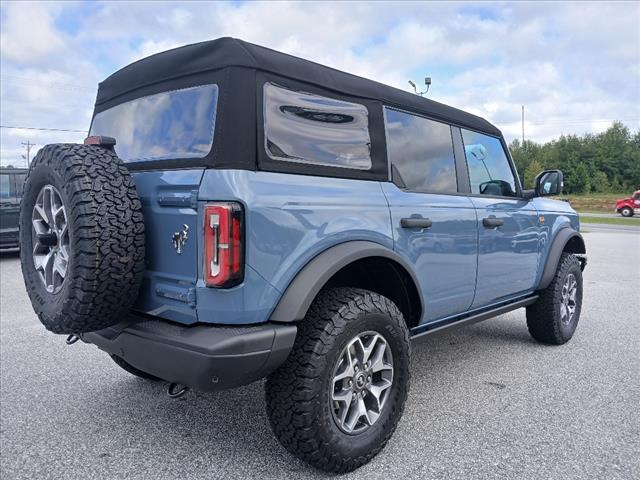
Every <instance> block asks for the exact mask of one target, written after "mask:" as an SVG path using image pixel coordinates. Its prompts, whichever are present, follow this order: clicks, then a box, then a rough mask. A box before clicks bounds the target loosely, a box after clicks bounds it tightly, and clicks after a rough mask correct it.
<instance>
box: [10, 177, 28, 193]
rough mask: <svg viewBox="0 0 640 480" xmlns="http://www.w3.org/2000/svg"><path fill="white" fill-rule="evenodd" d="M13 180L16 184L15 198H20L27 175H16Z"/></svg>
mask: <svg viewBox="0 0 640 480" xmlns="http://www.w3.org/2000/svg"><path fill="white" fill-rule="evenodd" d="M13 178H14V180H15V182H16V188H15V190H16V197H18V198H21V197H22V193H23V192H24V181H25V179H26V178H27V175H26V174H25V173H16V174H15V175H14V176H13Z"/></svg>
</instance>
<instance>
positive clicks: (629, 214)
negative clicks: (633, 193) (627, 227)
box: [620, 207, 633, 217]
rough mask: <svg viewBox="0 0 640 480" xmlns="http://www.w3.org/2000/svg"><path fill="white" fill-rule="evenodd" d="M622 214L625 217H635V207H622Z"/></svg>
mask: <svg viewBox="0 0 640 480" xmlns="http://www.w3.org/2000/svg"><path fill="white" fill-rule="evenodd" d="M620 215H622V216H623V217H633V208H629V207H622V208H621V209H620Z"/></svg>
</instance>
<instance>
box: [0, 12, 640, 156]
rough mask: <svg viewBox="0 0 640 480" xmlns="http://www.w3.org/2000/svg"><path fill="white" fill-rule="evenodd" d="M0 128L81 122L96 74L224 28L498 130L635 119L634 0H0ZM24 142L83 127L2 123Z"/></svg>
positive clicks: (544, 136)
mask: <svg viewBox="0 0 640 480" xmlns="http://www.w3.org/2000/svg"><path fill="white" fill-rule="evenodd" d="M0 5H1V6H0V21H1V38H0V48H1V54H2V57H1V72H0V75H1V77H0V85H1V101H0V102H1V103H0V124H1V125H2V126H4V127H7V126H10V127H35V128H56V129H67V130H84V131H86V129H87V127H88V125H89V122H90V117H91V111H92V104H93V101H94V100H95V94H96V88H97V84H98V82H99V81H101V80H102V79H104V78H105V77H107V76H108V75H109V74H110V73H112V72H113V71H115V70H117V69H119V68H121V67H123V66H125V65H126V64H128V63H130V62H132V61H134V60H137V59H139V58H142V57H144V56H147V55H150V54H153V53H156V52H159V51H162V50H166V49H168V48H172V47H176V46H180V45H184V44H187V43H193V42H199V41H203V40H208V39H212V38H216V37H220V36H234V37H238V38H242V39H244V40H247V41H250V42H254V43H258V44H261V45H264V46H267V47H271V48H274V49H277V50H281V51H284V52H287V53H291V54H293V55H298V56H301V57H305V58H308V59H310V60H314V61H317V62H320V63H323V64H326V65H329V66H332V67H335V68H339V69H342V70H346V71H348V72H351V73H355V74H358V75H362V76H365V77H369V78H372V79H375V80H378V81H381V82H383V83H387V84H389V85H393V86H395V87H398V88H402V89H405V90H410V89H411V87H409V85H408V83H407V80H409V79H412V80H413V81H415V82H416V83H418V84H420V83H422V81H423V80H422V79H423V78H424V76H425V75H429V76H431V77H432V78H433V85H432V87H431V90H430V92H429V94H428V96H429V97H430V98H433V99H435V100H438V101H441V102H444V103H448V104H450V105H453V106H456V107H459V108H462V109H465V110H468V111H471V112H474V113H477V114H480V115H482V116H484V117H486V118H488V119H489V120H490V121H492V122H493V123H495V124H496V125H498V127H499V128H501V129H502V130H503V132H504V133H505V135H506V136H507V138H508V140H511V139H513V138H515V137H519V136H520V109H521V105H525V108H526V123H525V134H526V137H527V138H529V139H532V140H536V141H547V140H550V139H552V138H555V137H558V136H559V135H561V134H563V133H564V134H567V133H584V132H598V131H601V130H604V129H606V128H607V126H609V125H610V124H611V122H612V121H614V120H620V121H622V122H623V123H625V124H626V125H628V126H629V127H630V128H631V129H633V130H636V129H638V128H640V29H639V28H638V25H639V24H640V3H638V2H622V3H615V2H602V3H598V2H586V3H549V2H532V3H525V2H516V3H420V2H409V3H401V2H390V3H384V2H368V3H364V2H363V3H358V2H336V3H311V2H304V3H288V2H272V3H269V2H264V3H259V2H251V3H250V2H238V1H234V2H218V3H208V2H195V3H188V2H179V3H178V2H176V3H172V2H158V3H155V2H150V1H145V2H124V1H118V2H43V3H28V2H24V1H19V2H18V1H16V2H12V1H6V0H3V1H2V3H1V4H0ZM0 133H1V142H0V143H1V145H0V150H1V151H0V162H1V163H2V164H4V165H7V164H13V165H18V164H20V163H21V162H24V160H22V158H21V156H22V155H23V154H25V149H24V147H23V146H22V142H26V141H30V142H32V143H35V144H37V147H36V148H35V149H34V150H32V155H33V152H34V151H35V150H37V148H39V147H41V146H42V145H44V144H47V143H53V142H78V141H81V140H82V139H83V138H84V136H85V135H84V133H83V132H59V131H43V130H26V129H8V128H2V129H0Z"/></svg>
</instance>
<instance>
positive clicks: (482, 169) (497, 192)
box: [462, 128, 517, 197]
mask: <svg viewBox="0 0 640 480" xmlns="http://www.w3.org/2000/svg"><path fill="white" fill-rule="evenodd" d="M462 140H463V142H464V153H465V155H466V157H467V165H468V167H469V181H470V182H471V193H476V194H480V195H493V196H502V197H515V196H516V192H517V190H516V181H515V177H514V176H513V171H512V170H511V167H510V166H509V160H508V159H507V155H506V154H505V152H504V148H503V147H502V143H501V142H500V140H499V139H497V138H496V137H490V136H488V135H483V134H482V133H477V132H472V131H470V130H465V129H464V128H463V129H462Z"/></svg>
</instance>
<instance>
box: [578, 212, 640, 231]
mask: <svg viewBox="0 0 640 480" xmlns="http://www.w3.org/2000/svg"><path fill="white" fill-rule="evenodd" d="M580 223H605V224H607V225H633V226H636V227H638V228H640V220H637V219H635V218H622V217H620V218H607V217H590V216H588V215H580Z"/></svg>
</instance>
